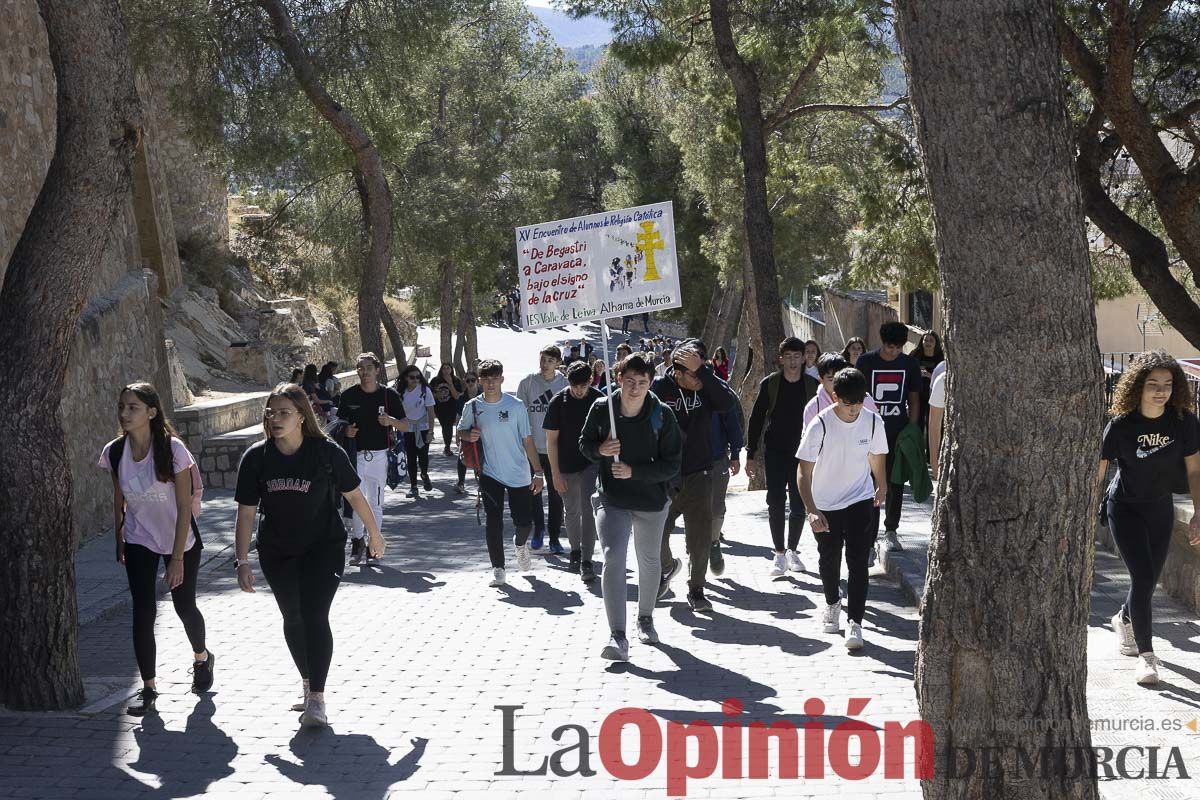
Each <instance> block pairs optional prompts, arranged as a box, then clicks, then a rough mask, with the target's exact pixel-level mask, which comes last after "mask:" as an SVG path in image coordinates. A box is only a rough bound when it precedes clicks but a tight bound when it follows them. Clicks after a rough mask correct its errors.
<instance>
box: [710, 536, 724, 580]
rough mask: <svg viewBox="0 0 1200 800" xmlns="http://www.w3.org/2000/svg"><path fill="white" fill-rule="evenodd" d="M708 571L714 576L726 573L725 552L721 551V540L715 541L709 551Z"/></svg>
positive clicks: (717, 576)
mask: <svg viewBox="0 0 1200 800" xmlns="http://www.w3.org/2000/svg"><path fill="white" fill-rule="evenodd" d="M708 571H709V572H711V573H712V575H713V577H714V578H719V577H721V576H722V575H724V574H725V554H724V553H722V552H721V543H720V542H713V543H712V549H710V550H709V551H708Z"/></svg>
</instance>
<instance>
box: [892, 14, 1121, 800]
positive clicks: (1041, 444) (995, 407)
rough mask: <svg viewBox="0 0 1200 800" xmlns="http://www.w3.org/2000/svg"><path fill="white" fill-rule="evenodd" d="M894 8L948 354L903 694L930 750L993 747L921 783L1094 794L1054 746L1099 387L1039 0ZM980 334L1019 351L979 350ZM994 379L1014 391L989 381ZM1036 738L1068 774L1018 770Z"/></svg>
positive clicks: (1066, 705) (1076, 729)
mask: <svg viewBox="0 0 1200 800" xmlns="http://www.w3.org/2000/svg"><path fill="white" fill-rule="evenodd" d="M896 23H897V25H896V27H897V31H898V33H899V38H900V42H901V45H902V48H903V54H904V61H905V65H906V67H907V74H908V78H909V87H910V90H911V93H912V98H913V101H914V110H915V114H914V117H915V120H916V130H917V138H918V141H919V143H920V145H921V151H922V158H923V162H924V167H925V174H926V179H927V181H928V184H929V194H930V198H931V200H932V203H933V209H934V221H935V228H936V244H937V254H938V268H939V271H940V274H941V284H942V287H943V292H944V298H945V312H946V317H945V318H946V325H947V335H946V354H947V362H948V363H949V364H950V365H951V368H950V370H949V371H948V372H947V380H948V381H949V384H948V389H949V391H948V399H949V405H948V408H947V415H946V443H945V444H943V453H944V454H946V457H945V458H943V459H942V464H943V466H942V469H941V475H940V479H941V486H942V487H943V490H942V493H941V495H940V496H939V498H938V505H937V509H936V512H935V515H934V525H933V535H932V538H931V541H930V551H929V553H930V559H929V582H928V584H927V587H926V591H925V597H924V600H923V602H922V605H921V642H920V646H919V649H918V653H917V665H916V685H917V696H918V702H919V705H920V711H921V716H922V718H924V719H925V720H926V721H928V722H929V723H930V724H931V725H932V726H933V730H934V734H935V740H936V742H937V745H938V752H939V754H942V753H944V752H946V748H949V747H955V748H967V749H968V750H971V751H972V752H973V754H974V755H975V756H976V758H977V761H979V759H980V758H981V757H982V758H983V759H987V756H986V755H985V751H983V750H982V749H981V748H989V749H990V752H992V753H995V752H1001V753H1004V754H1005V755H1004V758H1005V759H1007V760H1006V761H1005V762H1004V769H1003V772H1001V771H999V770H996V769H991V770H990V771H988V774H987V775H986V776H985V775H984V770H983V769H982V768H977V769H976V770H975V771H974V773H973V774H971V775H969V776H966V777H960V778H958V779H951V778H949V777H948V776H947V774H946V772H945V770H944V769H942V766H943V763H942V759H941V758H940V757H939V759H938V765H939V769H938V774H937V776H936V777H935V778H934V779H933V780H928V781H925V782H924V784H923V788H924V791H925V797H926V798H955V799H956V800H961V799H963V798H988V800H1008V799H1011V800H1040V799H1041V798H1094V797H1096V796H1097V792H1096V785H1095V778H1094V776H1092V777H1091V778H1090V779H1089V778H1088V777H1087V766H1089V762H1088V761H1087V758H1088V757H1090V754H1089V753H1086V750H1084V751H1075V750H1073V748H1083V749H1086V748H1090V746H1091V736H1090V732H1089V725H1088V714H1087V697H1086V692H1085V688H1086V680H1087V618H1088V609H1089V590H1090V587H1091V563H1092V555H1093V550H1092V548H1093V544H1092V534H1093V532H1094V531H1093V524H1094V523H1093V512H1094V509H1095V507H1096V506H1095V504H1096V502H1097V499H1098V491H1097V487H1096V480H1095V472H1096V463H1097V459H1098V457H1099V431H1100V425H1101V419H1102V410H1101V405H1102V386H1103V384H1102V380H1101V375H1100V365H1099V359H1098V357H1097V351H1096V323H1095V314H1094V311H1093V305H1092V294H1091V278H1090V271H1089V266H1088V252H1087V242H1086V240H1085V236H1084V220H1083V215H1082V213H1081V198H1080V193H1079V188H1078V185H1077V183H1076V179H1075V173H1074V170H1073V168H1072V160H1073V156H1074V146H1073V144H1072V141H1071V138H1070V136H1069V132H1068V123H1067V118H1066V111H1065V99H1064V91H1063V86H1062V83H1061V76H1060V71H1059V63H1058V51H1057V42H1056V38H1055V30H1054V4H1053V2H1052V0H1003V2H1001V3H1000V5H999V7H997V4H996V2H994V1H989V2H984V0H925V1H924V2H920V3H918V2H915V0H907V1H906V2H902V3H898V4H897V15H896ZM1034 176H1036V180H1034V179H1032V178H1033V177H1034ZM997 331H1003V332H1004V336H1003V338H1004V340H1005V341H1019V342H1021V343H1022V347H1021V348H1019V349H1013V348H1005V347H997V344H996V343H997V339H996V334H997ZM1029 352H1035V353H1039V354H1040V357H1039V358H1038V359H1037V360H1036V362H1034V361H1031V360H1029V358H1027V357H1026V356H1025V355H1024V354H1025V353H1029ZM996 375H1004V376H1005V380H1006V381H1009V382H1011V385H1012V386H1016V387H1019V389H1018V390H1017V391H1015V392H1008V393H998V392H997V384H996ZM1014 420H1018V421H1019V423H1018V424H1017V425H1014V424H1013V421H1014ZM1045 747H1049V748H1067V750H1066V751H1065V752H1066V764H1067V767H1068V769H1074V768H1075V764H1074V758H1075V755H1076V753H1077V752H1083V753H1084V755H1085V759H1084V770H1083V775H1082V777H1077V778H1075V779H1069V778H1068V779H1063V778H1062V776H1061V775H1058V774H1056V772H1055V769H1054V767H1053V766H1051V769H1050V770H1049V771H1048V773H1047V774H1048V777H1046V776H1044V775H1043V773H1042V771H1041V770H1040V768H1039V769H1035V770H1033V771H1032V774H1029V773H1028V772H1026V771H1024V770H1021V769H1020V764H1019V760H1018V756H1017V753H1018V752H1020V751H1021V750H1023V751H1024V752H1025V753H1026V754H1027V755H1028V756H1029V757H1030V758H1038V757H1039V753H1041V752H1042V748H1045ZM997 748H1003V749H1001V750H997ZM1051 752H1052V753H1055V752H1062V751H1051ZM1050 759H1051V764H1052V765H1053V763H1054V760H1055V756H1054V755H1051V756H1050ZM964 760H965V757H964V759H963V760H960V762H959V763H960V769H961V768H962V764H963V762H964ZM977 766H979V765H977Z"/></svg>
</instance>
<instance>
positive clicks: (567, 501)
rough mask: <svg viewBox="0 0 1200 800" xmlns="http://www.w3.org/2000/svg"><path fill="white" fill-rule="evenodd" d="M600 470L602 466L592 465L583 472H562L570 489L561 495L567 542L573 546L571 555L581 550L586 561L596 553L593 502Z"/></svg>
mask: <svg viewBox="0 0 1200 800" xmlns="http://www.w3.org/2000/svg"><path fill="white" fill-rule="evenodd" d="M598 471H599V467H598V466H597V465H595V464H591V465H590V466H588V467H587V469H584V470H581V471H580V472H563V473H560V474H561V477H562V479H563V480H564V481H566V482H567V490H566V491H565V492H563V493H562V502H563V514H564V517H565V519H564V521H563V524H564V525H566V528H567V539H568V541H570V543H571V552H575V551H576V550H579V551H580V552H581V553H582V554H583V560H584V561H591V560H592V555H593V554H594V553H595V552H596V518H595V517H594V516H593V514H592V506H591V501H592V492H594V491H596V473H597V472H598Z"/></svg>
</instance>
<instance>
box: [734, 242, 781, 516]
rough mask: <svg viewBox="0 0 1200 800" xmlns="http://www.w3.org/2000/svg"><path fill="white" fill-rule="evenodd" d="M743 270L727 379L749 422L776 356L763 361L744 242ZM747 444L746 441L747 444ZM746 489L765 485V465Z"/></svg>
mask: <svg viewBox="0 0 1200 800" xmlns="http://www.w3.org/2000/svg"><path fill="white" fill-rule="evenodd" d="M742 271H743V273H742V277H743V280H742V283H743V284H744V291H743V292H742V293H741V297H742V312H741V315H740V317H741V318H740V320H739V325H738V357H737V363H736V364H734V372H733V374H731V375H730V376H729V379H730V383H731V384H732V385H734V386H736V387H737V392H738V402H739V403H740V404H741V408H742V419H743V420H747V421H749V419H750V410H751V409H752V408H754V400H755V398H756V397H758V385H759V383H760V382H761V381H762V379H763V378H764V377H765V376H766V375H767V373H768V372H769V371H770V370H771V369H772V368H773V365H774V363H775V359H774V358H773V357H772V358H771V360H770V362H769V363H768V362H767V361H766V360H764V359H765V355H766V353H765V351H764V350H763V343H762V339H761V338H760V336H759V331H760V330H761V329H760V327H759V324H758V308H757V306H756V304H755V297H754V294H755V291H756V290H757V288H758V287H757V286H755V284H754V281H753V271H754V267H753V266H752V265H751V264H750V248H749V247H747V246H746V243H745V242H743V243H742ZM771 353H772V354H774V353H775V347H772V348H771ZM747 366H749V370H747ZM749 444H750V443H749V442H747V446H749ZM761 444H762V443H761V442H755V445H756V447H755V450H756V452H757V453H758V455H759V466H760V467H762V465H763V464H764V463H765V462H764V461H762V452H763V451H762V447H758V446H757V445H761ZM747 488H748V489H749V490H750V491H752V492H757V491H760V490H764V489H766V488H767V473H766V469H765V468H761V469H759V470H758V471H757V472H756V473H755V475H754V477H752V478H750V482H749V484H748V486H747Z"/></svg>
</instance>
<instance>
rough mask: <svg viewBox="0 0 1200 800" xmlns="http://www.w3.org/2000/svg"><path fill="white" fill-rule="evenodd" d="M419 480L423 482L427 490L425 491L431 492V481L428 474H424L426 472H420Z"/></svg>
mask: <svg viewBox="0 0 1200 800" xmlns="http://www.w3.org/2000/svg"><path fill="white" fill-rule="evenodd" d="M421 481H422V482H423V483H424V484H425V491H427V492H432V491H433V481H431V480H429V476H428V475H426V474H424V473H422V474H421Z"/></svg>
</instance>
